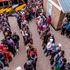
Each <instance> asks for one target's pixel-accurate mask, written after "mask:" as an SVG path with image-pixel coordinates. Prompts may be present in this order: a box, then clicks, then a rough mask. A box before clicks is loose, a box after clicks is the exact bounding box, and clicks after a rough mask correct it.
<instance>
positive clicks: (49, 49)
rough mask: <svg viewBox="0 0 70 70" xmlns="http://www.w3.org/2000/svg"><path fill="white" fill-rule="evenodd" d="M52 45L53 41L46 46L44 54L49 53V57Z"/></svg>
mask: <svg viewBox="0 0 70 70" xmlns="http://www.w3.org/2000/svg"><path fill="white" fill-rule="evenodd" d="M52 45H53V39H50V41H49V42H48V43H47V45H46V48H45V51H44V53H46V52H47V55H48V54H49V53H50V51H51V49H52Z"/></svg>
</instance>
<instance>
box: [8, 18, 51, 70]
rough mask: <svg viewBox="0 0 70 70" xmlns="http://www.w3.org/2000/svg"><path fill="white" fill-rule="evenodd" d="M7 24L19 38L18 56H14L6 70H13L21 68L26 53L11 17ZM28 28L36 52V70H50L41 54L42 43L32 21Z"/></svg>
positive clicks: (47, 60) (47, 61)
mask: <svg viewBox="0 0 70 70" xmlns="http://www.w3.org/2000/svg"><path fill="white" fill-rule="evenodd" d="M9 23H10V25H11V29H12V31H16V32H17V33H18V34H19V36H20V50H19V52H18V54H17V55H16V56H15V58H14V59H13V61H12V62H11V63H10V67H9V69H8V70H15V68H16V67H17V66H21V67H23V64H24V63H25V61H26V51H25V47H24V45H23V40H22V36H21V34H20V31H19V28H18V26H17V23H16V19H15V18H13V17H9ZM29 27H30V31H31V33H32V35H33V40H34V47H36V48H37V50H38V63H37V70H46V69H48V70H50V65H49V59H48V58H46V57H45V56H44V54H43V50H42V46H41V43H42V42H41V40H40V38H39V34H38V32H37V27H36V25H35V23H34V21H33V22H31V23H30V24H29Z"/></svg>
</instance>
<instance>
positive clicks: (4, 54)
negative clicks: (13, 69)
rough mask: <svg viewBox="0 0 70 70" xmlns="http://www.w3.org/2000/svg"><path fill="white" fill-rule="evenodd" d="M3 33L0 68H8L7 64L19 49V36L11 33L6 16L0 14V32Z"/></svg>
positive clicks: (0, 47) (0, 44) (0, 45)
mask: <svg viewBox="0 0 70 70" xmlns="http://www.w3.org/2000/svg"><path fill="white" fill-rule="evenodd" d="M1 31H2V32H3V35H4V39H2V40H1V43H0V68H1V69H3V68H4V67H6V66H9V62H10V61H12V58H13V57H14V56H15V55H16V53H17V51H18V49H19V39H20V38H19V36H18V34H16V32H12V31H11V28H10V25H9V22H8V17H7V16H6V14H0V32H1Z"/></svg>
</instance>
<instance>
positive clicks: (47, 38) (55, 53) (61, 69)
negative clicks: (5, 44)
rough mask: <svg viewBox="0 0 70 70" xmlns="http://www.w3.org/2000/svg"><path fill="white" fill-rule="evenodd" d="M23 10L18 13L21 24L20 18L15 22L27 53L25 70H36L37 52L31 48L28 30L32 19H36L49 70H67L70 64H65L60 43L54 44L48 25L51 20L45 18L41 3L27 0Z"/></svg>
mask: <svg viewBox="0 0 70 70" xmlns="http://www.w3.org/2000/svg"><path fill="white" fill-rule="evenodd" d="M24 10H26V11H23V12H19V13H20V14H21V15H20V17H21V23H20V18H19V20H17V21H18V25H19V28H20V29H21V33H22V36H23V40H24V45H25V46H26V51H27V58H28V60H27V61H26V63H25V64H24V68H25V70H33V68H34V70H36V62H37V51H36V48H34V47H33V39H32V34H31V32H30V30H29V28H28V24H29V21H31V20H32V19H33V18H35V19H36V21H35V22H36V25H37V29H38V32H39V34H40V38H41V39H42V41H43V43H42V46H43V50H44V54H45V55H46V56H50V65H51V70H69V69H70V64H69V63H68V64H67V59H66V58H65V52H64V50H62V49H61V47H62V45H61V44H60V43H59V44H56V42H55V37H54V35H52V34H51V32H50V27H49V25H50V24H51V20H52V19H51V16H48V17H46V15H45V12H44V11H43V6H42V2H40V1H39V0H29V1H28V3H27V7H26V8H25V9H24ZM17 19H18V18H17ZM20 24H21V25H20ZM62 32H63V31H62ZM34 49H35V50H34ZM30 52H31V53H30ZM34 60H35V61H34Z"/></svg>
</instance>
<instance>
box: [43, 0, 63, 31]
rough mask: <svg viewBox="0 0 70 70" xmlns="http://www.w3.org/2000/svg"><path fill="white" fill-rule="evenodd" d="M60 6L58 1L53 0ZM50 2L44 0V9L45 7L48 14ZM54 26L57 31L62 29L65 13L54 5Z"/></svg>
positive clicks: (52, 15)
mask: <svg viewBox="0 0 70 70" xmlns="http://www.w3.org/2000/svg"><path fill="white" fill-rule="evenodd" d="M53 1H54V2H55V3H56V4H57V5H58V6H59V4H58V1H57V0H53ZM47 2H48V1H47V0H43V7H44V11H45V12H46V13H47V10H48V5H47V4H48V3H47ZM51 17H52V22H51V23H52V26H53V27H54V28H55V30H58V29H60V28H61V24H62V21H63V18H64V13H63V12H62V11H60V10H58V9H57V8H56V7H55V6H54V5H53V6H52V14H51Z"/></svg>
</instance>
